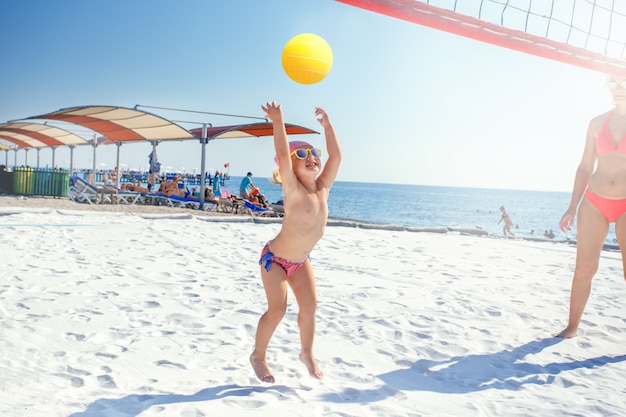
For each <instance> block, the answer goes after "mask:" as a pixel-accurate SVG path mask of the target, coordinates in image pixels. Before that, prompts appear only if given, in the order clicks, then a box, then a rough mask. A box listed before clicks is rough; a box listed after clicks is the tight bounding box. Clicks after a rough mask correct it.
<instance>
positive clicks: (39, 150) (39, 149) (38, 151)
mask: <svg viewBox="0 0 626 417" xmlns="http://www.w3.org/2000/svg"><path fill="white" fill-rule="evenodd" d="M40 153H41V148H37V169H39V160H40V158H39V156H40V155H39V154H40Z"/></svg>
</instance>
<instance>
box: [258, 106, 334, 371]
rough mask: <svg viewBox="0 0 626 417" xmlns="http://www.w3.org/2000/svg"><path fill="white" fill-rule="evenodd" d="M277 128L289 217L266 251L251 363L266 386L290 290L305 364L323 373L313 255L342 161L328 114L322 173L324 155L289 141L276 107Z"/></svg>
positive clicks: (320, 114)
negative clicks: (269, 355) (262, 305)
mask: <svg viewBox="0 0 626 417" xmlns="http://www.w3.org/2000/svg"><path fill="white" fill-rule="evenodd" d="M261 108H262V109H263V111H264V112H265V114H266V115H267V117H268V118H269V119H270V120H271V121H272V124H273V127H274V147H275V149H276V159H275V161H276V162H277V164H278V173H277V175H275V178H276V179H277V181H278V182H279V183H280V184H281V186H282V189H283V194H284V197H285V198H284V209H285V217H284V218H283V222H282V227H281V229H280V232H279V233H278V235H276V237H274V239H272V240H270V241H269V242H268V243H267V244H266V245H265V247H264V248H263V251H262V252H261V259H260V261H259V264H260V265H261V278H262V280H263V287H264V288H265V295H266V296H267V311H266V312H265V313H264V314H263V315H262V316H261V318H260V319H259V325H258V327H257V332H256V340H255V347H254V352H252V355H250V363H251V364H252V368H253V369H254V372H255V373H256V375H257V377H258V378H259V379H260V380H261V381H263V382H269V383H273V382H274V376H273V375H272V372H271V371H270V369H269V366H268V365H267V361H266V352H267V346H268V344H269V342H270V339H271V338H272V335H273V334H274V330H275V329H276V327H277V326H278V324H279V323H280V321H281V320H282V318H283V316H284V315H285V311H286V310H287V285H289V287H291V290H292V291H293V293H294V295H295V297H296V301H297V303H298V309H299V311H298V327H299V328H300V344H301V346H302V348H301V351H300V360H301V361H302V362H303V363H304V365H305V366H306V367H307V370H308V371H309V374H310V375H311V376H313V377H314V378H318V379H319V378H321V377H322V375H323V374H322V370H321V369H320V367H319V366H318V364H317V362H316V361H315V357H314V355H313V339H314V334H315V310H316V307H317V297H316V290H315V277H314V275H313V269H312V268H311V261H310V260H309V254H310V253H311V251H312V250H313V247H314V246H315V245H316V244H317V242H318V241H319V240H320V238H321V237H322V236H323V234H324V229H325V227H326V220H327V219H328V203H327V200H328V192H329V190H330V187H331V186H332V185H333V183H334V181H335V177H336V176H337V172H338V171H339V164H340V162H341V149H340V147H339V142H338V141H337V137H336V135H335V130H334V128H333V125H332V124H331V122H330V119H329V118H328V115H327V114H326V112H325V111H324V110H322V109H320V108H316V109H315V116H316V117H317V118H318V119H317V120H318V121H319V122H320V124H321V125H322V127H323V128H324V134H325V136H326V152H328V159H327V160H326V165H325V166H324V169H322V163H321V156H322V155H321V154H322V151H321V150H319V149H315V148H313V146H311V145H309V144H308V143H306V142H288V141H287V133H286V131H285V124H284V121H283V111H282V108H281V106H280V105H278V104H276V103H275V102H272V103H267V104H266V105H265V106H261Z"/></svg>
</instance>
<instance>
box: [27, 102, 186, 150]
mask: <svg viewBox="0 0 626 417" xmlns="http://www.w3.org/2000/svg"><path fill="white" fill-rule="evenodd" d="M27 119H52V120H60V121H63V122H67V123H74V124H77V125H80V126H83V127H85V128H88V129H91V130H93V131H95V132H98V133H100V134H101V135H103V136H106V137H107V138H109V139H110V140H111V141H113V142H132V141H141V140H147V141H163V140H184V139H196V137H195V136H194V135H193V134H192V133H191V132H189V131H188V130H187V129H185V128H183V127H181V126H179V125H177V124H176V123H173V122H170V121H169V120H167V119H164V118H162V117H160V116H156V115H154V114H151V113H147V112H144V111H141V110H135V109H129V108H125V107H114V106H80V107H71V108H67V109H61V110H58V111H55V112H52V113H47V114H42V115H39V116H32V117H28V118H27Z"/></svg>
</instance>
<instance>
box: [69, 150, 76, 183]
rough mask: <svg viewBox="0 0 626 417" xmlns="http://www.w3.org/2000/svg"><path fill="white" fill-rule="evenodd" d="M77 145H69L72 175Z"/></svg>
mask: <svg viewBox="0 0 626 417" xmlns="http://www.w3.org/2000/svg"><path fill="white" fill-rule="evenodd" d="M75 146H76V145H69V147H70V177H71V176H72V175H74V147H75Z"/></svg>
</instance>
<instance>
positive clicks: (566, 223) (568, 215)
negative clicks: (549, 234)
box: [559, 209, 576, 233]
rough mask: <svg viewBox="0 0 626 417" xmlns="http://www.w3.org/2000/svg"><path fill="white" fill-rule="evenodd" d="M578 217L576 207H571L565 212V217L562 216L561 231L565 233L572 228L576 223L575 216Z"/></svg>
mask: <svg viewBox="0 0 626 417" xmlns="http://www.w3.org/2000/svg"><path fill="white" fill-rule="evenodd" d="M575 217H576V209H570V210H567V211H566V212H565V214H564V215H563V217H561V221H560V222H559V229H561V232H563V233H565V232H566V231H567V232H569V231H571V230H572V226H573V225H574V218H575Z"/></svg>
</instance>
